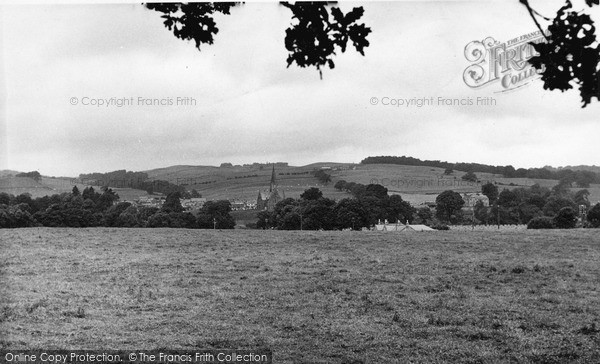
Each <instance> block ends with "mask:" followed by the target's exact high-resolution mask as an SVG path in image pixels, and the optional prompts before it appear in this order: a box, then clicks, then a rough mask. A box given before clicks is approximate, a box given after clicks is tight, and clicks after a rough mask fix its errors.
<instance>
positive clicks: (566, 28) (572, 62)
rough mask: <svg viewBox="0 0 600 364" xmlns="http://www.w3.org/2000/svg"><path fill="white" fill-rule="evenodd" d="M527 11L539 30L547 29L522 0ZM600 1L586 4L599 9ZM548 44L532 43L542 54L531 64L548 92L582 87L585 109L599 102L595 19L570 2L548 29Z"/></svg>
mask: <svg viewBox="0 0 600 364" xmlns="http://www.w3.org/2000/svg"><path fill="white" fill-rule="evenodd" d="M519 1H520V2H521V3H522V4H524V5H525V6H526V7H527V10H528V11H529V14H530V15H531V17H532V18H533V20H534V22H535V24H536V25H537V27H538V29H539V30H540V31H541V32H542V33H545V32H544V29H543V28H542V27H541V25H540V24H539V22H538V19H537V18H536V16H539V14H538V13H537V12H536V11H535V10H534V9H533V8H532V7H531V6H530V5H529V1H528V0H519ZM598 3H599V1H598V0H586V4H587V6H588V7H592V6H594V5H598ZM545 19H546V20H550V19H547V18H545ZM548 32H549V34H548V35H545V38H546V42H544V43H537V44H536V43H531V44H532V46H533V47H534V48H535V50H536V51H537V52H538V53H539V55H538V56H534V57H532V58H531V59H530V60H529V63H531V64H532V65H533V66H534V67H535V68H536V69H538V70H539V71H540V72H541V74H542V81H543V82H544V89H546V90H560V91H566V90H569V89H571V88H573V85H572V83H575V84H577V85H578V86H579V94H580V96H581V101H582V102H583V105H582V107H586V106H587V105H588V104H589V103H591V102H592V98H594V97H595V98H596V99H599V98H600V93H599V81H600V79H599V77H598V76H599V74H598V63H599V62H600V53H599V48H598V45H597V41H596V34H595V32H596V27H595V26H594V22H593V21H592V19H591V17H590V16H589V15H587V14H585V13H583V12H582V11H578V10H575V9H573V5H572V3H571V1H570V0H566V2H565V5H564V6H563V7H561V8H560V9H559V10H558V11H557V13H556V17H555V18H554V19H553V20H552V23H551V24H550V26H549V27H548Z"/></svg>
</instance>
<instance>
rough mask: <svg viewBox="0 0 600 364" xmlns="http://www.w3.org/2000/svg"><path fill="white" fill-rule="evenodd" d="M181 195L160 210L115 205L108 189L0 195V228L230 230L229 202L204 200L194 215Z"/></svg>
mask: <svg viewBox="0 0 600 364" xmlns="http://www.w3.org/2000/svg"><path fill="white" fill-rule="evenodd" d="M180 198H181V194H180V193H179V192H173V193H171V194H169V195H167V197H166V199H165V202H164V204H163V205H162V206H161V207H160V208H159V207H150V206H136V205H134V204H132V203H130V202H125V201H123V202H118V200H119V195H118V194H116V193H115V192H114V191H113V190H112V189H111V188H109V187H103V188H102V189H101V190H100V191H96V190H95V189H94V188H93V187H86V188H85V189H84V190H83V191H82V192H80V191H79V189H78V188H77V186H75V187H73V190H72V192H71V193H62V194H55V195H52V196H44V197H39V198H35V199H33V198H31V195H29V194H21V195H18V196H13V195H9V194H6V193H0V228H20V227H34V226H48V227H96V226H104V227H151V228H153V227H172V228H188V229H213V228H216V229H233V228H234V226H235V220H234V219H233V217H232V216H231V215H230V212H231V204H230V203H229V201H226V200H220V201H207V202H206V203H205V204H204V206H203V207H202V208H201V209H200V210H199V211H197V212H196V213H195V214H193V213H191V212H187V211H184V209H183V207H182V206H181V201H180Z"/></svg>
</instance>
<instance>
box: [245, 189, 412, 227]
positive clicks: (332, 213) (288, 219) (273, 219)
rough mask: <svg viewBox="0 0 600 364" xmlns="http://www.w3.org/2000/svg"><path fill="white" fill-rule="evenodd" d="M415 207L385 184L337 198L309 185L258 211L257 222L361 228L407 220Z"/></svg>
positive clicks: (280, 225)
mask: <svg viewBox="0 0 600 364" xmlns="http://www.w3.org/2000/svg"><path fill="white" fill-rule="evenodd" d="M414 213H415V209H414V208H413V207H412V206H411V205H410V204H409V203H408V202H406V201H404V200H402V197H400V196H398V195H393V196H388V194H387V188H385V187H383V186H381V185H374V184H370V185H367V186H364V191H363V193H361V194H360V195H358V196H355V197H352V198H345V199H342V200H340V201H337V202H336V201H334V200H332V199H329V198H326V197H323V193H322V192H321V191H320V190H319V189H318V188H316V187H312V188H309V189H308V190H306V191H304V193H302V194H301V195H300V198H299V199H294V198H287V199H284V200H282V201H280V202H279V203H277V205H275V208H274V209H273V211H261V212H259V213H258V221H257V223H256V226H257V227H258V228H261V229H271V228H273V229H280V230H340V229H353V230H360V229H362V228H363V227H371V226H373V225H374V224H376V223H377V222H378V221H379V220H388V221H389V222H390V223H395V222H397V221H400V222H406V221H407V220H408V221H409V222H410V221H412V220H413V215H414Z"/></svg>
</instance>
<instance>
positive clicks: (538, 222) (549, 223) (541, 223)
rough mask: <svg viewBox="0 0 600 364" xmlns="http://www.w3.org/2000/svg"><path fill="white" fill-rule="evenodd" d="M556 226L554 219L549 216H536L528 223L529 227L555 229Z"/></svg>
mask: <svg viewBox="0 0 600 364" xmlns="http://www.w3.org/2000/svg"><path fill="white" fill-rule="evenodd" d="M555 227H556V226H555V225H554V219H552V218H551V217H548V216H540V217H536V218H533V219H531V221H529V223H527V228H528V229H554V228H555Z"/></svg>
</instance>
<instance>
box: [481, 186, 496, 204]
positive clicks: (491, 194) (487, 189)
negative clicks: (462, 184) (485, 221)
mask: <svg viewBox="0 0 600 364" xmlns="http://www.w3.org/2000/svg"><path fill="white" fill-rule="evenodd" d="M481 193H483V194H484V195H486V196H487V198H488V199H489V201H490V205H493V204H495V203H496V199H497V198H498V186H496V185H495V184H493V183H491V182H488V183H486V184H484V185H483V186H481Z"/></svg>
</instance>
